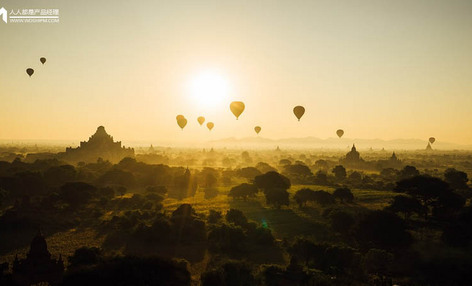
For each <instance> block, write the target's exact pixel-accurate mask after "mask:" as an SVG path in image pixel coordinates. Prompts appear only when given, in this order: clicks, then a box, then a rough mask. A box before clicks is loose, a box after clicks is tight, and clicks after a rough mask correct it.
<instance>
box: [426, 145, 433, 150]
mask: <svg viewBox="0 0 472 286" xmlns="http://www.w3.org/2000/svg"><path fill="white" fill-rule="evenodd" d="M425 150H426V151H433V148H432V147H431V144H430V143H428V146H426V149H425Z"/></svg>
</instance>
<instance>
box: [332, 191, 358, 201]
mask: <svg viewBox="0 0 472 286" xmlns="http://www.w3.org/2000/svg"><path fill="white" fill-rule="evenodd" d="M333 196H334V198H336V199H339V200H340V201H341V202H342V203H343V202H348V203H352V201H353V200H354V195H353V194H352V192H351V190H350V189H348V188H337V189H336V190H334V192H333Z"/></svg>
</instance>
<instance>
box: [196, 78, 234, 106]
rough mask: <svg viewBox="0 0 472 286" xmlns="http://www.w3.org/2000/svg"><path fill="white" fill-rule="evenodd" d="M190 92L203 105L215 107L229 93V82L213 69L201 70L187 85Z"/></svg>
mask: <svg viewBox="0 0 472 286" xmlns="http://www.w3.org/2000/svg"><path fill="white" fill-rule="evenodd" d="M189 89H190V94H191V95H192V97H193V98H194V99H195V100H196V102H197V103H198V104H200V105H202V106H203V107H215V106H218V105H219V104H221V103H222V102H223V100H224V99H225V98H227V97H228V94H229V84H228V81H227V79H226V78H225V77H223V76H222V75H221V74H219V73H217V72H213V71H206V72H201V73H200V74H198V75H197V76H195V77H194V78H193V79H192V80H191V82H190V85H189Z"/></svg>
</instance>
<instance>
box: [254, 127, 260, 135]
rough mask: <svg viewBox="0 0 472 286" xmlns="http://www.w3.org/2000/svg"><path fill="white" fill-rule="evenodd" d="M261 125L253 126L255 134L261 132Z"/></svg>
mask: <svg viewBox="0 0 472 286" xmlns="http://www.w3.org/2000/svg"><path fill="white" fill-rule="evenodd" d="M261 129H262V128H261V127H260V126H256V127H254V131H256V133H257V134H259V132H261Z"/></svg>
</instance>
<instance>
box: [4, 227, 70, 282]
mask: <svg viewBox="0 0 472 286" xmlns="http://www.w3.org/2000/svg"><path fill="white" fill-rule="evenodd" d="M12 271H13V272H12V276H13V281H14V282H15V284H16V285H25V286H29V285H34V284H39V283H45V282H47V283H49V284H50V285H58V284H60V283H61V282H62V277H63V275H64V262H63V261H62V256H61V255H59V259H57V260H56V259H52V258H51V253H50V252H49V250H48V246H47V244H46V239H44V236H43V235H42V233H41V231H38V234H37V235H36V236H35V237H34V238H33V241H31V246H30V250H29V252H28V254H27V255H26V258H25V259H18V255H16V256H15V261H14V262H13V269H12Z"/></svg>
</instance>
